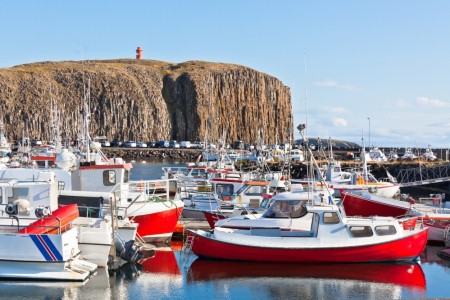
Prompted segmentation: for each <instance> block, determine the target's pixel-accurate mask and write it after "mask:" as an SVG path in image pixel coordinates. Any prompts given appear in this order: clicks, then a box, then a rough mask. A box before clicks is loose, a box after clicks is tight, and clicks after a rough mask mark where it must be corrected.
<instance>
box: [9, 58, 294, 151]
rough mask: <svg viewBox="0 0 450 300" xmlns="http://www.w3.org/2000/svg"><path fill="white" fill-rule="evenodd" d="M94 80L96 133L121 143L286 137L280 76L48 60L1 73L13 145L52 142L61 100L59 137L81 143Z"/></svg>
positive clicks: (239, 69)
mask: <svg viewBox="0 0 450 300" xmlns="http://www.w3.org/2000/svg"><path fill="white" fill-rule="evenodd" d="M88 83H90V93H89V96H90V97H89V98H90V108H91V113H92V115H91V126H90V133H91V136H95V135H104V136H107V137H108V138H109V139H112V138H118V139H121V140H127V139H132V140H144V141H147V140H163V139H165V140H169V139H175V140H179V141H180V140H191V141H193V140H196V139H204V137H205V135H207V136H208V138H209V140H211V141H217V139H218V138H219V137H221V136H222V135H223V133H224V132H225V133H226V139H227V141H228V142H231V141H234V140H237V139H240V140H244V141H246V142H256V141H257V138H258V129H261V135H262V138H263V139H264V141H265V142H266V143H274V142H275V136H276V135H277V137H278V142H282V141H283V140H287V138H288V131H289V129H288V128H289V126H290V120H291V115H292V111H291V96H290V90H289V88H288V87H286V86H285V85H283V83H282V82H281V81H279V80H278V79H276V78H274V77H272V76H269V75H267V74H264V73H261V72H258V71H255V70H253V69H250V68H247V67H243V66H238V65H232V64H221V63H207V62H199V61H191V62H185V63H179V64H174V63H166V62H160V61H152V60H131V59H130V60H125V59H123V60H107V61H106V60H102V61H83V62H72V61H70V62H43V63H33V64H27V65H20V66H16V67H12V68H6V69H0V110H1V112H2V114H1V118H2V119H0V120H2V121H3V123H4V124H5V130H6V134H7V136H8V139H9V140H12V139H17V138H20V137H21V136H22V131H23V130H24V129H25V134H26V135H27V136H29V137H32V138H40V139H43V140H48V139H49V137H50V111H51V110H50V107H51V105H50V104H51V101H52V99H53V100H54V101H55V102H56V103H57V108H58V111H59V114H60V119H61V135H62V136H63V137H68V138H75V137H76V136H77V133H78V132H79V124H80V121H81V114H80V110H81V107H82V99H83V95H85V93H86V89H87V87H88Z"/></svg>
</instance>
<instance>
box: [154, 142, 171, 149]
mask: <svg viewBox="0 0 450 300" xmlns="http://www.w3.org/2000/svg"><path fill="white" fill-rule="evenodd" d="M155 147H156V148H169V142H168V141H157V142H156V145H155Z"/></svg>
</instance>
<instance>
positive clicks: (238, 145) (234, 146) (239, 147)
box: [233, 140, 244, 149]
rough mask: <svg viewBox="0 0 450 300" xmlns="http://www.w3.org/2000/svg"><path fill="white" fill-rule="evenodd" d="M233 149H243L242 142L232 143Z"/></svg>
mask: <svg viewBox="0 0 450 300" xmlns="http://www.w3.org/2000/svg"><path fill="white" fill-rule="evenodd" d="M233 149H244V142H243V141H240V140H239V141H234V143H233Z"/></svg>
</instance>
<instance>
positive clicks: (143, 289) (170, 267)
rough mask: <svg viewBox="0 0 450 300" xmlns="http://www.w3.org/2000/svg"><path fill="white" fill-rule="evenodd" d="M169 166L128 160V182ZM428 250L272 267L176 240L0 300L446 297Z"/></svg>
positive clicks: (13, 287) (448, 292) (440, 269)
mask: <svg viewBox="0 0 450 300" xmlns="http://www.w3.org/2000/svg"><path fill="white" fill-rule="evenodd" d="M163 166H183V164H178V163H176V162H169V161H168V162H163V163H161V162H153V163H145V162H133V169H132V173H131V177H132V180H140V179H142V180H146V179H156V178H159V177H160V176H161V175H162V171H161V168H162V167H163ZM443 248H444V247H443V246H427V247H426V249H425V251H424V252H423V254H422V255H421V257H420V259H419V260H418V261H417V262H411V263H402V264H398V263H370V264H274V263H255V262H230V261H216V260H204V259H199V258H197V257H196V256H195V255H194V254H193V253H191V252H189V251H186V250H182V244H181V243H180V242H172V243H171V245H158V248H157V251H156V256H155V257H154V258H152V259H149V260H147V261H146V262H145V263H144V265H138V266H137V265H131V264H127V265H124V266H122V267H121V268H120V269H118V270H115V271H108V270H105V269H99V271H98V273H97V274H96V275H95V276H93V277H92V278H91V279H90V280H89V281H87V282H85V283H84V284H74V283H56V282H17V281H2V282H0V299H80V300H81V299H82V300H85V299H96V300H101V299H258V300H262V299H400V298H402V299H406V298H449V297H450V286H449V284H448V283H449V282H450V261H444V260H442V259H441V258H439V257H438V256H437V252H438V251H439V250H441V249H443Z"/></svg>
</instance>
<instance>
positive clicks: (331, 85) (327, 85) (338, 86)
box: [314, 80, 358, 91]
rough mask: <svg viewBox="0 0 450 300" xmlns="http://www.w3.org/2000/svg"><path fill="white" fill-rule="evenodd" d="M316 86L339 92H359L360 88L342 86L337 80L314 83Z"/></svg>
mask: <svg viewBox="0 0 450 300" xmlns="http://www.w3.org/2000/svg"><path fill="white" fill-rule="evenodd" d="M314 85H315V86H320V87H325V88H334V89H338V90H349V91H353V90H357V89H358V88H357V87H355V86H353V85H349V84H342V83H339V82H337V81H335V80H325V81H316V82H314Z"/></svg>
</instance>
